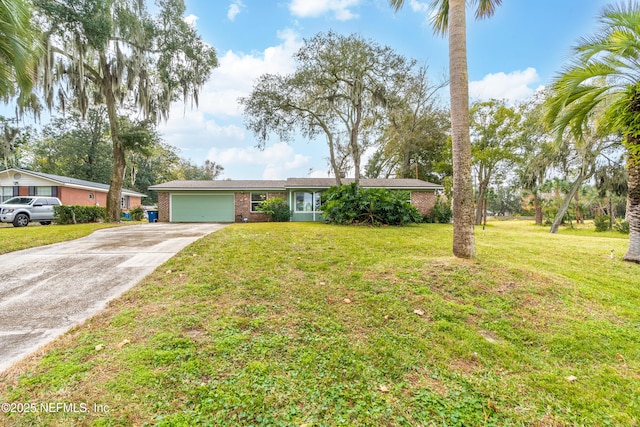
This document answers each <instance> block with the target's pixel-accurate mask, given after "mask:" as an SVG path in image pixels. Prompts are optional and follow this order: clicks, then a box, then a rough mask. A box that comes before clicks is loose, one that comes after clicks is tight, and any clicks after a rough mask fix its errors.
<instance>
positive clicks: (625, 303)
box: [0, 221, 640, 427]
mask: <svg viewBox="0 0 640 427" xmlns="http://www.w3.org/2000/svg"><path fill="white" fill-rule="evenodd" d="M3 231H4V230H0V232H3ZM621 237H622V236H621ZM625 237H626V236H625ZM451 240H452V228H451V226H450V225H435V224H433V225H427V224H425V225H419V226H410V227H404V228H395V227H382V228H368V227H339V226H329V225H324V224H312V223H261V224H236V225H233V226H230V227H227V228H224V229H222V230H220V231H218V232H216V233H213V234H211V235H209V236H207V237H205V238H203V239H201V240H199V241H197V242H195V243H194V244H192V245H191V246H189V247H187V248H186V249H185V250H183V251H182V252H181V253H180V254H178V255H177V256H176V257H174V258H173V259H171V260H170V261H168V262H167V263H166V264H164V265H163V266H162V267H160V268H159V269H158V270H157V271H156V272H155V273H153V274H152V275H150V276H148V277H147V278H146V279H145V280H144V281H143V282H141V283H140V284H139V285H138V286H136V287H135V288H133V289H132V290H130V291H129V292H127V293H126V294H124V295H123V296H122V297H121V298H119V299H117V300H115V301H114V302H112V303H111V304H110V305H109V307H108V308H107V309H106V310H105V311H103V312H101V313H100V314H98V315H97V316H96V317H94V318H93V319H91V320H89V321H87V322H86V323H85V324H84V325H82V326H80V327H77V328H75V329H74V330H72V331H71V332H69V333H67V334H65V335H64V336H62V337H61V338H60V339H58V340H56V341H55V342H54V343H52V344H51V345H49V346H48V347H47V348H46V349H45V350H46V351H43V352H41V354H40V355H39V356H34V357H32V358H31V359H30V360H27V361H26V362H23V363H20V364H18V365H16V366H15V367H13V368H12V369H11V370H10V371H9V372H7V373H6V375H5V376H4V378H2V379H0V402H8V403H9V406H7V405H6V404H5V405H4V407H5V408H8V409H9V411H4V412H5V413H4V414H0V424H1V423H3V422H4V423H5V424H9V425H15V426H30V425H45V426H47V425H51V426H61V425H62V426H64V425H67V426H72V425H73V426H75V425H97V426H129V425H135V426H139V425H154V426H191V425H193V426H200V425H215V426H218V425H229V426H237V425H242V426H244V425H263V426H267V425H269V426H274V425H282V426H289V425H294V426H307V427H310V426H338V425H344V426H353V425H355V426H541V427H542V426H606V425H614V426H634V425H639V423H640V388H639V386H638V384H640V311H639V310H638V307H639V306H640V286H639V285H638V281H639V279H638V278H639V277H640V266H639V265H635V264H629V263H625V262H623V261H622V260H621V258H622V255H623V254H624V251H625V250H626V247H627V244H628V240H627V238H611V237H601V236H598V234H597V233H595V232H594V233H593V234H592V235H590V236H583V235H578V236H573V235H566V234H560V235H550V234H549V233H548V229H547V228H540V227H536V226H533V225H532V224H531V223H529V222H515V221H509V222H492V223H490V224H489V225H488V226H487V227H486V229H485V230H484V231H483V230H482V229H481V228H478V229H477V232H476V242H477V250H478V258H477V259H476V260H474V261H464V260H459V259H455V258H453V257H452V256H451ZM612 251H613V252H612ZM19 404H22V405H23V406H19ZM24 404H27V405H24ZM32 404H33V405H32ZM52 405H53V406H52ZM56 405H57V406H56ZM25 408H28V409H26V410H25ZM19 409H22V411H19ZM47 409H51V410H49V411H47ZM11 411H13V412H11ZM18 412H22V413H18ZM24 412H28V413H24Z"/></svg>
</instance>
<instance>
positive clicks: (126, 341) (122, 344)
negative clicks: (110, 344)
mask: <svg viewBox="0 0 640 427" xmlns="http://www.w3.org/2000/svg"><path fill="white" fill-rule="evenodd" d="M130 342H131V341H129V340H122V341H120V342H119V343H118V345H116V347H118V348H122V347H124V346H125V345H127V344H129V343H130Z"/></svg>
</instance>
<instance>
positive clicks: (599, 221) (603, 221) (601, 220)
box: [593, 215, 609, 232]
mask: <svg viewBox="0 0 640 427" xmlns="http://www.w3.org/2000/svg"><path fill="white" fill-rule="evenodd" d="M593 224H594V225H595V226H596V231H598V232H601V231H607V230H608V229H609V215H596V217H595V218H594V219H593Z"/></svg>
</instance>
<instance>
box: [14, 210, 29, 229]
mask: <svg viewBox="0 0 640 427" xmlns="http://www.w3.org/2000/svg"><path fill="white" fill-rule="evenodd" d="M27 225H29V216H28V215H27V214H23V213H21V214H18V215H16V217H15V218H13V226H14V227H26V226H27Z"/></svg>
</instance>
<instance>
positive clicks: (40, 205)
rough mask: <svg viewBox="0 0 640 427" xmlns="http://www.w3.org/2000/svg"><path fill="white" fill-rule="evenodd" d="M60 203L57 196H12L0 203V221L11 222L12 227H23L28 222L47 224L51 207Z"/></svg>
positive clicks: (50, 218) (51, 217)
mask: <svg viewBox="0 0 640 427" xmlns="http://www.w3.org/2000/svg"><path fill="white" fill-rule="evenodd" d="M61 204H62V203H60V200H59V199H58V198H57V197H32V196H20V197H14V198H13V199H9V200H7V201H6V202H4V203H3V204H1V205H0V221H2V222H11V223H13V226H14V227H25V226H27V225H29V223H30V222H39V223H40V224H42V225H49V224H51V221H53V207H54V206H56V205H61Z"/></svg>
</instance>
